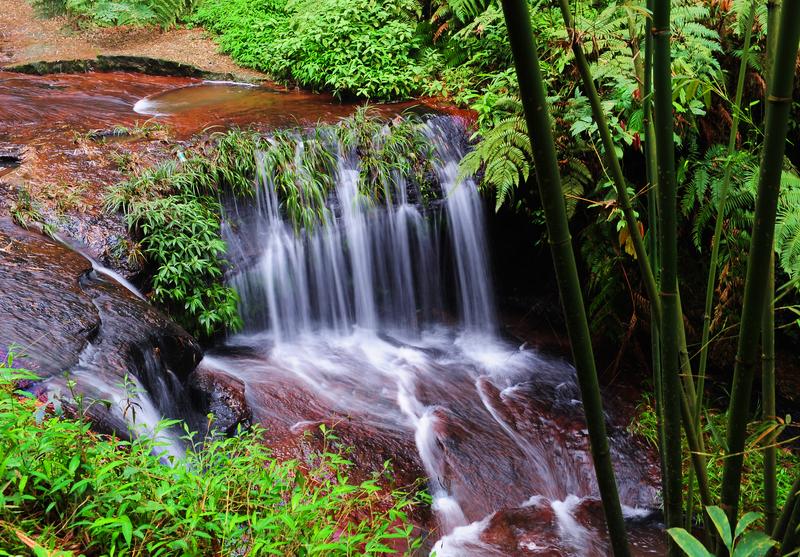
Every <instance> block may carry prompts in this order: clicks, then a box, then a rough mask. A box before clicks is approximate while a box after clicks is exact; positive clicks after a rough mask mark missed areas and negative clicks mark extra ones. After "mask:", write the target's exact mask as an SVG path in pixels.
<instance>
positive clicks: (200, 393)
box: [187, 364, 253, 435]
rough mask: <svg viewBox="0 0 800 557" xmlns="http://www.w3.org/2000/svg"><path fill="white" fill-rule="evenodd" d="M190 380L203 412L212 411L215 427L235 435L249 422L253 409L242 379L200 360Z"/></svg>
mask: <svg viewBox="0 0 800 557" xmlns="http://www.w3.org/2000/svg"><path fill="white" fill-rule="evenodd" d="M187 384H188V386H189V388H190V389H191V391H192V394H193V400H194V401H195V403H196V404H199V406H200V408H201V409H202V411H203V413H205V414H209V413H210V414H213V416H214V425H213V426H212V427H213V428H215V429H217V430H219V431H222V432H224V433H225V434H226V435H233V434H235V433H236V429H237V428H238V427H239V426H241V427H248V426H249V425H250V422H251V420H252V417H253V413H252V411H251V410H250V406H248V404H247V398H246V397H245V384H244V382H243V381H241V380H240V379H237V378H236V377H233V376H231V375H228V374H226V373H224V372H221V371H219V370H215V369H213V368H212V367H210V366H207V365H203V364H201V365H200V366H199V367H198V368H197V369H195V370H194V372H192V374H191V375H190V376H189V378H188V381H187Z"/></svg>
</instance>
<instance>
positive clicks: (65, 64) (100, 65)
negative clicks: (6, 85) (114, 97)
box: [3, 55, 252, 81]
mask: <svg viewBox="0 0 800 557" xmlns="http://www.w3.org/2000/svg"><path fill="white" fill-rule="evenodd" d="M3 69H4V70H6V71H13V72H17V73H26V74H33V75H46V74H54V73H84V72H135V73H142V74H147V75H165V76H175V77H198V78H201V79H208V80H217V81H233V80H236V81H252V80H251V79H248V78H247V77H243V76H235V75H233V74H230V73H218V72H208V71H204V70H201V69H200V68H198V67H196V66H192V65H190V64H183V63H181V62H173V61H171V60H161V59H159V58H150V57H147V56H103V55H100V56H98V57H97V58H89V59H85V60H55V61H42V62H31V63H28V64H19V65H16V66H8V67H6V68H3Z"/></svg>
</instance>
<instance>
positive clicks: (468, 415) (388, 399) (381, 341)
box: [200, 118, 655, 556]
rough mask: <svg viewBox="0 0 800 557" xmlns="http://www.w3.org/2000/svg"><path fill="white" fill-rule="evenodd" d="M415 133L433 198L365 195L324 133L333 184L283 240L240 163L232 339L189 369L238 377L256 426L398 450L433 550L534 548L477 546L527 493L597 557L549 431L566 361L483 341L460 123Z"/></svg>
mask: <svg viewBox="0 0 800 557" xmlns="http://www.w3.org/2000/svg"><path fill="white" fill-rule="evenodd" d="M424 133H425V135H426V136H427V138H428V141H429V142H430V143H431V145H432V146H433V150H434V152H435V159H436V160H435V163H434V168H435V174H436V177H437V178H438V182H439V184H440V188H441V197H442V198H443V199H442V200H441V201H438V202H434V203H431V204H430V206H429V207H427V208H423V207H422V206H421V205H420V204H419V203H416V202H412V201H410V200H409V197H412V198H414V199H419V197H420V195H419V192H415V191H414V188H415V185H414V184H413V183H411V182H409V181H407V180H406V179H405V178H404V177H403V176H402V175H401V174H400V173H395V174H393V177H394V179H393V180H392V182H393V188H392V192H391V195H389V196H387V197H386V199H385V200H384V201H383V202H375V201H374V200H373V199H371V198H369V197H367V196H365V195H364V193H363V192H362V191H360V186H359V184H360V183H361V175H362V173H363V172H364V169H363V168H362V163H361V161H360V160H359V156H358V153H356V152H355V151H354V150H353V149H348V148H346V147H345V146H343V145H342V144H337V143H335V142H331V146H330V149H331V152H333V153H334V158H335V163H334V164H333V165H332V170H331V172H332V175H333V179H334V182H335V188H334V191H333V193H332V194H331V196H330V199H328V200H327V204H326V209H325V211H324V217H323V220H322V222H321V223H320V224H319V225H317V226H315V227H313V228H306V229H303V230H300V231H299V232H297V231H296V230H295V227H293V225H292V224H291V222H290V221H289V220H288V219H287V218H285V216H284V215H283V214H282V213H283V211H282V208H281V205H280V199H279V195H278V187H277V185H276V176H275V175H273V174H272V173H271V172H270V171H269V169H267V168H266V167H265V164H264V155H263V154H259V155H258V156H257V162H258V167H259V171H258V191H257V198H256V203H255V205H254V206H253V207H241V205H239V206H238V208H232V209H231V210H230V211H229V214H228V217H227V219H226V223H225V227H224V230H225V236H226V241H227V242H228V245H229V254H228V256H229V259H230V261H231V263H232V271H231V273H230V276H229V283H230V284H231V285H232V286H233V287H234V288H235V289H236V290H237V291H238V293H239V295H240V299H241V310H242V315H243V316H244V318H245V332H243V333H242V334H239V335H235V336H233V337H231V338H229V339H228V341H227V343H226V346H224V347H222V348H221V349H219V350H218V351H216V352H214V353H212V354H210V355H209V356H207V357H206V359H205V360H204V361H203V362H202V363H201V364H200V369H205V370H207V371H210V372H212V373H223V374H230V375H233V376H235V377H237V378H238V379H239V380H241V381H243V382H244V384H245V386H246V389H245V396H246V398H247V402H248V404H249V406H250V407H251V409H252V411H253V418H254V419H256V420H258V421H262V422H264V423H266V424H267V425H268V429H269V430H270V431H271V432H273V434H274V432H276V431H286V432H287V433H288V432H292V433H294V432H296V431H298V429H303V428H304V427H306V426H308V425H312V424H316V423H319V422H321V421H326V420H331V419H333V421H336V420H339V421H340V422H341V423H343V424H346V427H350V428H353V429H357V430H363V431H368V432H369V434H368V435H370V436H379V437H381V438H382V439H384V440H385V441H386V442H387V444H390V443H397V444H399V445H401V446H405V445H411V446H414V445H415V446H416V451H417V457H416V458H417V459H418V461H419V462H420V463H421V464H422V466H423V467H424V470H425V473H426V475H427V476H428V478H429V484H428V485H429V490H430V492H431V495H432V497H433V505H432V507H433V510H434V512H435V514H436V515H437V517H438V520H439V523H440V526H439V528H438V535H437V537H441V536H444V537H443V538H442V539H441V540H440V541H439V542H438V543H437V546H436V550H437V551H438V552H439V553H438V554H439V555H460V556H468V555H475V556H482V555H494V554H497V555H527V554H536V553H531V552H532V551H533V550H532V549H531V548H535V547H539V546H538V545H537V543H539V542H534V541H531V540H530V539H527V538H526V539H521V540H520V541H519V543H518V544H517V545H516V546H515V548H516V549H513V550H512V549H508V548H507V547H506V548H503V547H500V546H499V545H497V544H492V543H491V542H488V541H485V540H483V539H482V536H485V535H486V531H487V529H489V528H491V527H492V524H493V523H494V522H496V521H497V519H498V518H497V517H498V516H499V515H500V513H502V512H504V511H505V510H508V509H512V510H513V509H517V510H519V509H528V508H533V507H534V506H535V505H531V504H529V503H528V502H529V501H530V500H531V496H536V505H539V506H541V505H542V504H544V505H545V506H546V507H547V511H548V512H549V513H550V515H552V517H553V524H555V525H556V526H557V527H556V526H554V528H555V529H556V530H557V531H558V532H560V534H559V535H560V536H561V537H560V538H559V540H560V542H559V544H560V545H559V547H560V548H561V550H562V551H563V552H564V554H574V555H593V554H596V555H602V554H603V551H604V548H605V546H604V545H603V542H598V541H597V539H589V538H597V536H594V535H592V536H590V535H589V534H588V530H582V529H581V528H582V527H581V526H580V525H579V524H578V523H577V522H576V518H574V515H575V513H576V512H577V511H576V509H577V508H578V507H579V503H580V502H582V501H584V498H592V497H595V496H596V486H595V483H594V478H593V471H592V469H591V464H590V460H589V457H588V451H587V448H586V439H585V434H583V433H581V432H580V429H582V428H578V433H575V431H574V430H573V431H564V429H563V428H560V427H559V426H558V420H559V419H564V420H567V421H575V420H576V415H578V416H579V415H580V402H579V401H577V400H576V399H577V396H578V395H577V389H576V386H575V384H574V379H573V371H572V369H571V368H570V367H569V366H568V365H566V364H565V363H563V362H560V361H557V360H552V359H548V358H545V357H543V356H541V355H539V354H537V353H536V352H534V351H531V350H524V349H522V348H521V347H517V346H514V345H512V344H510V343H508V342H507V341H504V340H502V339H501V338H500V336H499V335H498V331H497V325H496V323H497V321H496V317H495V309H494V303H493V298H492V292H493V290H492V284H491V275H490V272H489V261H488V248H487V240H486V230H485V224H484V216H483V206H482V203H481V200H480V196H479V194H478V192H477V189H476V186H475V184H474V183H473V182H472V181H470V180H463V181H460V180H459V175H458V161H459V160H460V158H461V156H462V155H463V153H464V149H465V144H464V143H465V142H464V141H463V137H464V130H463V127H461V126H460V124H459V123H458V122H457V121H455V120H453V119H449V118H435V119H431V120H429V121H428V122H427V123H426V124H425V125H424ZM380 140H381V139H380V137H378V138H376V141H380ZM303 148H304V147H303V143H302V142H298V147H297V149H298V152H297V153H296V157H297V158H298V159H300V158H302V155H303V153H302V152H300V150H302V149H303ZM300 179H302V178H300ZM409 192H412V193H413V194H414V195H411V196H409ZM450 288H453V289H455V291H454V292H451V291H450V290H449V289H450ZM453 302H455V304H453ZM453 305H455V308H453V309H454V310H455V313H456V314H457V315H458V319H457V321H455V320H453V319H452V318H450V319H448V317H447V316H448V315H452V313H453V312H452V311H449V309H450V308H451V307H452V306H453ZM343 427H344V426H343ZM617 450H618V451H622V450H624V448H622V449H620V448H618V449H617ZM630 460H631V461H628V459H624V458H617V465H618V468H619V469H620V470H621V471H622V473H621V474H620V478H624V484H623V485H621V493H622V495H623V500H624V503H625V504H626V505H629V506H631V507H648V506H649V507H651V508H652V505H653V503H654V496H655V490H654V489H647V488H642V487H641V486H642V485H646V484H647V483H648V482H647V479H646V478H645V476H646V472H645V471H644V470H643V469H642V468H643V467H642V466H638V465H637V463H636V462H635V461H633V459H630ZM542 501H544V502H545V503H542ZM551 502H552V506H550V504H551ZM537 508H538V507H537ZM584 533H585V535H584ZM526 544H527V545H526ZM526 548H527V549H526ZM526 551H528V553H526ZM645 553H646V552H645ZM640 554H641V553H640Z"/></svg>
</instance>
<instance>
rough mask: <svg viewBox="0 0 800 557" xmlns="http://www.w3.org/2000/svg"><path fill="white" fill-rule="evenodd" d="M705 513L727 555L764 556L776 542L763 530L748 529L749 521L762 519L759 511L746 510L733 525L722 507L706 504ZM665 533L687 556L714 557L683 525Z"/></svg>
mask: <svg viewBox="0 0 800 557" xmlns="http://www.w3.org/2000/svg"><path fill="white" fill-rule="evenodd" d="M706 512H707V513H708V516H709V517H711V521H712V522H713V523H714V527H715V528H716V529H717V532H718V533H719V536H720V539H721V540H722V543H723V544H724V545H725V547H726V548H727V549H728V555H731V556H732V557H764V556H765V555H766V554H767V553H768V552H769V550H770V549H772V548H773V547H774V546H775V544H776V542H775V541H773V540H772V539H770V537H769V536H768V535H766V534H765V533H763V532H755V531H751V532H747V528H748V527H749V526H750V525H751V524H753V523H754V522H756V521H757V520H760V519H761V518H762V515H761V514H760V513H754V512H751V513H747V514H746V515H744V516H743V517H742V518H740V519H739V522H738V523H737V524H736V527H735V528H732V526H733V525H732V524H730V523H729V522H728V517H727V515H726V514H725V511H723V510H722V509H721V508H719V507H716V506H711V507H706ZM667 532H668V533H669V535H670V536H671V537H672V539H673V540H675V542H676V543H677V544H678V545H679V546H680V548H681V549H682V550H683V552H684V553H685V554H686V555H687V556H688V557H713V555H714V554H713V553H711V552H710V551H708V550H707V549H706V548H705V547H703V544H702V543H700V542H699V541H698V540H697V539H695V538H694V537H693V536H692V535H691V534H690V533H689V532H687V531H686V530H684V529H683V528H670V529H669V530H668V531H667Z"/></svg>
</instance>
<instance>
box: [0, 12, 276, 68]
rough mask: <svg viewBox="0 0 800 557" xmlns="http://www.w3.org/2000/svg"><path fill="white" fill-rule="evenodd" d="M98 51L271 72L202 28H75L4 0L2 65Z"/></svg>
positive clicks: (0, 24)
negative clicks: (236, 55)
mask: <svg viewBox="0 0 800 557" xmlns="http://www.w3.org/2000/svg"><path fill="white" fill-rule="evenodd" d="M98 55H117V56H144V57H150V58H159V59H163V60H170V61H173V62H181V63H183V64H189V65H192V66H195V67H197V68H200V69H201V70H204V71H208V72H214V73H229V74H234V75H236V76H238V77H242V78H245V79H248V80H253V79H264V78H266V77H267V76H266V75H264V74H262V73H260V72H256V71H254V70H250V69H245V68H242V67H240V66H238V65H236V63H234V62H233V60H231V59H230V58H229V57H228V56H225V55H223V54H220V53H219V51H218V47H217V45H216V44H215V43H214V41H213V40H212V39H211V37H210V36H209V35H208V34H207V33H206V32H205V31H204V30H202V29H170V30H167V31H162V30H161V29H158V28H136V27H126V26H122V27H112V28H104V29H87V30H81V29H77V28H76V27H75V26H74V25H72V24H70V23H69V22H68V21H67V20H66V19H65V18H63V17H58V18H52V19H43V18H40V17H37V16H36V14H35V13H34V10H33V8H32V7H31V5H30V4H29V3H28V1H27V0H3V9H2V10H0V66H11V65H17V64H25V63H28V62H40V61H55V60H84V59H90V58H95V57H97V56H98Z"/></svg>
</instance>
